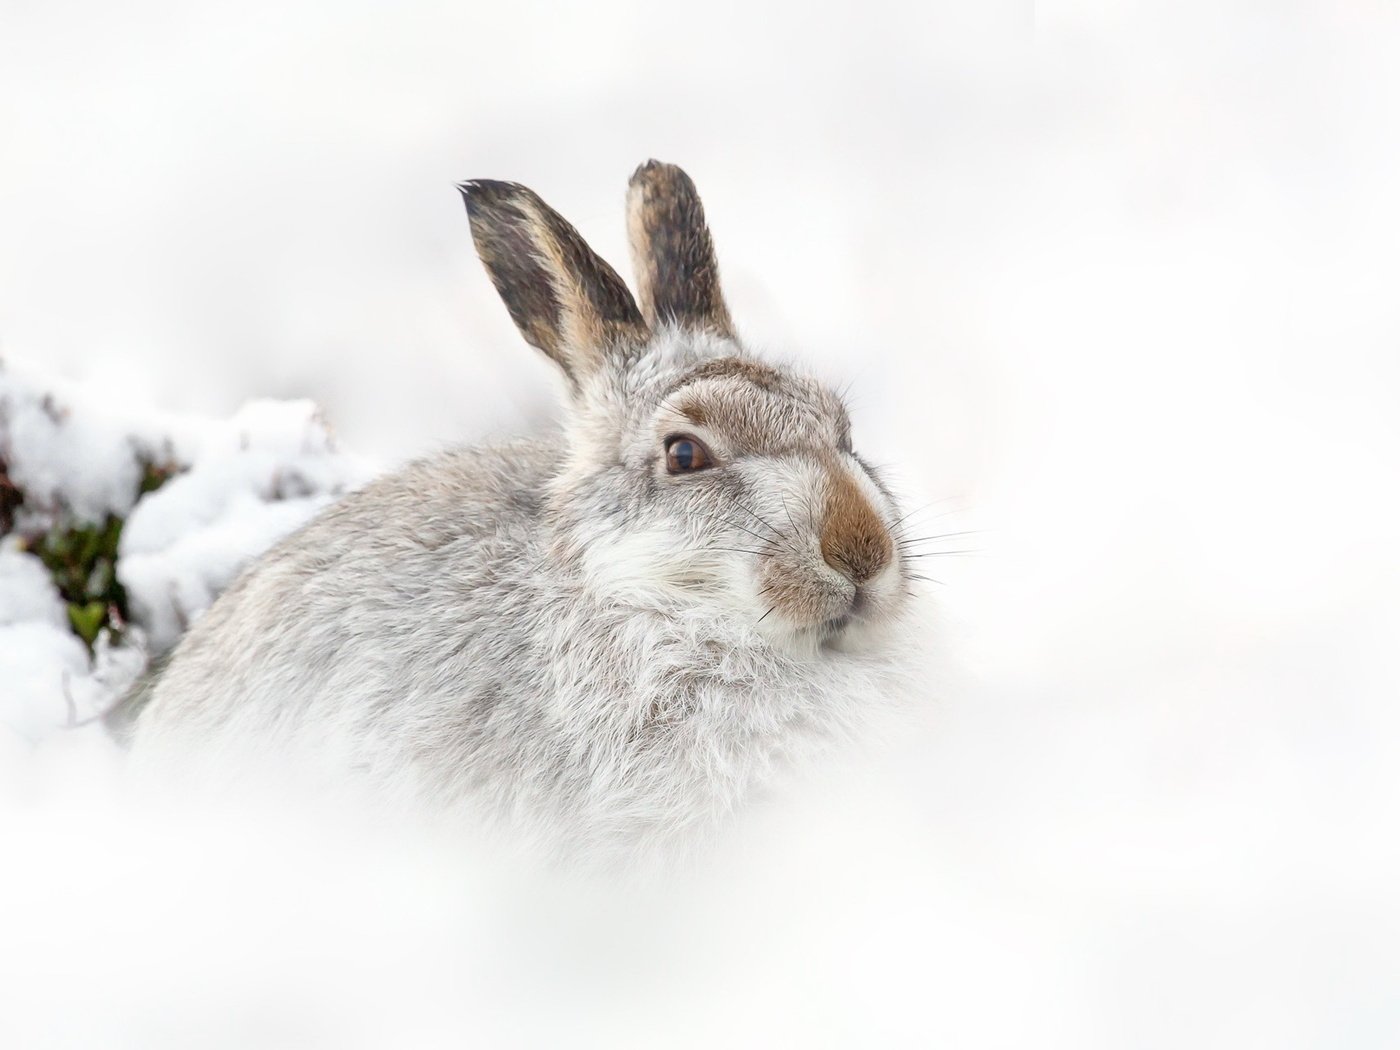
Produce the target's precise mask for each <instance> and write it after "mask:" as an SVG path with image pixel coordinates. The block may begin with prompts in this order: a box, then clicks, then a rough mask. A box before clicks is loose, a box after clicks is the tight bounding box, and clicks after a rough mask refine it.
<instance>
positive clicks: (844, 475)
mask: <svg viewBox="0 0 1400 1050" xmlns="http://www.w3.org/2000/svg"><path fill="white" fill-rule="evenodd" d="M827 476H828V478H829V482H828V484H829V488H828V490H827V496H826V508H825V510H826V513H825V515H824V517H823V520H822V533H821V548H822V557H823V558H824V559H825V560H826V563H827V564H828V565H830V566H831V567H832V568H833V569H836V570H837V571H838V572H841V573H843V574H845V575H846V576H847V577H848V578H849V579H850V580H851V581H852V582H853V583H864V582H865V581H866V580H869V579H873V578H874V577H875V576H876V575H877V574H878V573H879V572H880V570H881V569H883V568H884V567H885V566H886V565H888V564H889V563H890V558H891V557H893V555H894V542H893V541H892V540H891V539H890V533H889V530H888V529H886V528H885V525H884V522H882V521H881V520H880V516H879V515H878V514H876V513H875V508H874V507H872V506H871V505H870V501H869V500H867V499H866V498H865V496H864V495H863V494H862V493H861V491H860V488H859V487H858V486H857V485H856V483H855V479H853V478H852V477H851V475H850V474H849V473H848V472H847V471H846V470H845V468H843V467H842V466H840V465H839V464H836V463H832V464H831V465H830V467H829V468H828V475H827Z"/></svg>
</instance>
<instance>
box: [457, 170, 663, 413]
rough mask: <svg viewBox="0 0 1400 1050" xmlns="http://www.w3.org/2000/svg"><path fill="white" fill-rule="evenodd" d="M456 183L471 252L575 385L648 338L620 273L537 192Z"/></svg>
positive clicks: (530, 335) (519, 323)
mask: <svg viewBox="0 0 1400 1050" xmlns="http://www.w3.org/2000/svg"><path fill="white" fill-rule="evenodd" d="M457 188H458V189H459V190H461V191H462V196H463V197H464V198H465V199H466V202H467V215H468V217H469V218H470V219H471V227H472V240H473V241H475V242H476V252H477V254H478V255H479V256H481V261H482V262H483V263H485V264H486V272H487V273H488V274H490V275H491V283H493V284H494V285H495V286H496V291H498V292H500V293H501V298H502V299H503V300H505V304H506V309H507V310H509V311H510V316H511V319H512V320H514V321H515V324H516V327H517V328H519V329H520V332H521V334H522V335H524V336H525V339H526V341H527V342H529V343H530V344H531V345H532V346H537V347H539V348H540V349H541V350H543V351H544V352H545V353H546V354H548V355H549V356H550V357H551V358H553V359H554V360H555V361H556V362H558V364H559V365H560V367H562V368H563V369H564V373H565V375H567V376H568V377H569V381H570V383H571V384H572V385H573V386H574V387H575V388H577V387H578V386H579V385H581V383H582V381H583V379H584V378H585V377H586V376H588V375H589V374H591V373H592V372H594V371H596V370H597V369H598V368H599V367H600V366H601V365H602V363H603V361H604V359H605V358H606V357H607V356H608V355H610V354H613V353H631V352H633V351H635V350H636V349H637V348H638V347H640V346H641V345H642V344H643V343H645V342H646V341H647V340H648V339H649V338H650V332H649V330H648V329H647V325H646V322H645V321H643V320H642V315H641V312H640V311H639V310H638V309H637V304H636V302H635V301H634V300H633V299H632V293H631V292H629V291H628V290H627V285H625V284H624V283H623V282H622V278H621V277H619V276H618V275H617V273H616V272H615V271H614V270H613V268H612V267H611V266H609V265H608V264H607V263H605V262H604V261H603V260H602V259H600V258H599V257H598V256H597V255H596V254H594V252H593V250H592V249H591V248H589V247H588V245H587V244H585V243H584V241H583V238H582V237H580V236H579V233H578V231H577V230H576V229H574V228H573V227H572V226H570V225H569V224H568V223H567V222H565V221H564V219H563V217H562V216H560V215H559V213H558V212H556V211H555V210H554V209H553V208H551V207H550V206H549V205H547V204H545V202H544V201H542V200H540V198H539V197H538V196H536V195H535V194H534V192H532V191H531V190H528V189H526V188H525V187H524V186H520V185H518V184H516V183H513V182H493V181H490V180H486V179H481V180H476V181H472V182H464V183H462V184H461V185H459V186H458V187H457Z"/></svg>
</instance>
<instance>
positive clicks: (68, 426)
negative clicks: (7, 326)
mask: <svg viewBox="0 0 1400 1050" xmlns="http://www.w3.org/2000/svg"><path fill="white" fill-rule="evenodd" d="M0 463H3V464H4V471H5V475H6V481H5V484H6V486H7V488H6V492H7V493H8V494H9V504H7V506H8V508H9V509H8V512H7V515H6V516H7V518H9V519H10V520H9V521H7V522H5V524H6V525H7V526H8V533H9V534H8V535H5V536H3V539H0V682H3V683H4V684H3V687H2V688H0V732H3V733H4V734H5V742H4V745H3V746H4V747H5V748H6V749H7V750H10V751H13V752H14V753H16V754H22V753H24V752H25V751H26V750H29V749H33V748H41V747H45V746H50V745H52V744H53V743H54V740H53V738H54V737H55V736H62V735H63V734H65V733H71V732H73V731H74V730H76V729H79V728H81V727H83V726H85V725H89V724H92V723H94V722H96V721H97V720H98V719H99V717H100V716H101V715H102V714H103V713H105V712H106V711H107V710H108V709H109V708H110V707H111V706H112V705H113V704H114V703H115V702H116V701H117V699H119V698H120V696H121V695H122V693H123V692H124V691H125V690H126V689H127V688H128V687H129V686H130V685H131V684H132V683H133V682H134V681H135V680H136V678H137V677H138V676H139V675H140V674H141V672H142V671H143V670H144V669H145V668H146V666H147V664H148V662H149V661H150V660H151V659H152V658H155V657H158V656H160V655H161V654H163V653H165V652H166V651H168V650H169V649H170V648H171V647H172V646H174V644H175V642H176V641H177V640H178V639H179V637H180V635H181V633H182V632H183V631H184V629H185V628H186V627H187V626H188V625H189V624H190V622H191V621H192V620H193V619H194V618H195V617H197V616H198V615H199V614H200V613H202V612H203V611H204V610H205V609H206V608H208V606H209V605H210V604H211V603H212V602H213V600H214V599H215V598H216V597H217V596H218V594H219V592H220V591H221V590H223V588H224V587H226V586H227V585H228V584H229V583H230V582H231V581H232V579H233V578H234V576H235V575H236V574H237V573H238V571H239V570H240V569H241V568H242V567H243V566H244V565H245V564H247V563H248V561H249V560H251V559H252V558H253V557H254V556H256V555H257V554H259V553H261V552H262V551H264V550H266V549H267V548H268V547H270V546H271V545H272V544H273V543H275V542H276V541H277V540H278V539H279V538H281V537H282V536H284V535H286V534H287V533H289V532H291V531H292V530H293V529H295V528H296V527H297V526H299V525H301V524H302V523H303V522H305V521H306V520H307V519H308V518H310V517H311V516H312V515H313V514H315V513H316V511H318V510H319V509H320V508H322V507H324V506H325V505H326V504H327V503H329V502H330V501H331V500H333V499H335V498H336V497H337V496H339V495H341V494H342V493H344V492H346V491H348V490H349V489H350V488H352V487H354V486H355V485H357V484H360V483H362V482H363V481H365V480H367V478H368V477H369V476H370V474H371V472H372V471H371V469H370V467H369V465H368V463H367V462H366V461H364V460H361V459H359V458H356V457H354V456H352V455H349V454H347V453H345V452H344V451H342V450H341V449H340V448H339V447H338V446H337V444H336V440H335V437H334V435H333V434H332V433H331V431H330V429H329V428H328V427H327V425H326V423H325V421H324V420H323V419H322V418H321V417H320V415H319V414H318V412H317V410H316V406H315V405H313V404H312V403H311V402H309V401H286V402H277V401H253V402H250V403H248V404H247V405H245V406H244V407H243V408H242V409H240V410H239V411H238V412H237V413H236V414H235V415H234V416H233V417H232V418H230V419H227V420H212V419H202V418H195V417H192V416H187V415H185V416H180V415H169V414H164V415H162V414H157V415H155V416H154V417H152V416H150V415H148V414H142V415H140V416H136V415H134V414H127V413H123V411H122V410H121V408H120V407H119V406H114V405H112V404H111V403H110V402H108V401H106V400H104V399H103V398H102V397H101V395H100V391H96V390H81V389H75V388H73V387H70V386H68V385H67V384H65V383H63V382H61V381H60V380H58V379H57V378H55V377H51V376H46V375H44V374H42V373H41V372H39V371H36V370H34V369H32V368H29V367H25V366H22V365H19V364H15V363H10V362H0ZM153 469H154V470H156V471H157V472H158V476H159V477H161V478H162V479H164V478H165V476H166V475H169V477H168V480H163V483H162V484H160V485H159V487H158V488H155V489H154V491H149V492H143V491H142V488H143V484H142V483H143V477H145V476H146V475H147V474H148V472H149V471H151V470H153ZM113 518H115V519H124V524H122V525H121V526H120V537H121V538H120V546H119V549H118V551H117V554H118V556H117V559H116V563H115V570H116V578H117V582H118V583H119V585H120V587H121V588H122V589H123V590H124V598H125V604H126V607H127V609H128V610H129V616H130V622H129V623H125V622H119V621H121V619H122V617H121V614H120V612H118V611H117V610H116V609H112V610H111V616H112V617H114V622H113V624H112V628H113V629H120V630H121V632H122V638H121V640H120V641H119V642H118V641H117V640H116V639H115V638H114V635H113V629H109V628H107V627H103V628H102V629H101V632H100V633H99V634H98V635H97V636H96V638H95V639H94V643H95V644H94V645H93V647H92V651H91V652H89V650H88V647H87V646H86V645H85V644H84V641H83V639H82V638H81V637H80V636H79V633H77V632H76V631H75V629H74V623H73V618H74V617H78V616H81V609H80V608H77V607H74V608H70V606H75V604H76V603H75V602H74V601H73V600H72V596H68V600H65V597H64V596H62V595H60V593H59V588H58V586H57V585H56V584H55V581H54V578H53V575H52V574H51V573H50V571H49V569H48V568H47V567H46V566H45V564H44V562H43V561H41V559H40V557H39V556H38V555H37V554H35V553H32V548H34V547H35V546H37V545H38V544H39V543H40V542H41V538H42V537H44V536H46V535H48V534H51V533H54V532H56V531H62V530H73V529H81V528H83V527H85V526H100V525H102V523H103V522H108V521H111V520H112V519H113ZM0 531H4V530H0ZM83 568H85V566H84V567H83ZM87 735H88V736H91V737H94V738H97V737H100V735H101V730H100V729H97V730H95V731H94V732H93V733H90V734H87ZM57 746H62V745H61V744H59V745H57Z"/></svg>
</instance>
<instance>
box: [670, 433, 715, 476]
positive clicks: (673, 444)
mask: <svg viewBox="0 0 1400 1050" xmlns="http://www.w3.org/2000/svg"><path fill="white" fill-rule="evenodd" d="M711 465H712V461H711V459H710V450H709V449H707V448H706V447H705V446H704V445H702V444H700V442H699V441H698V440H696V439H695V438H693V437H690V436H689V435H686V434H673V435H672V436H671V437H668V438H667V439H666V469H667V470H668V471H670V472H671V473H672V474H689V473H690V472H692V471H696V470H704V469H705V468H706V467H708V466H711Z"/></svg>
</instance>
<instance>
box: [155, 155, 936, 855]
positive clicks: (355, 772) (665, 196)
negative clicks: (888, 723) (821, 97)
mask: <svg viewBox="0 0 1400 1050" xmlns="http://www.w3.org/2000/svg"><path fill="white" fill-rule="evenodd" d="M460 189H461V192H462V195H463V196H464V197H465V199H466V205H467V214H468V216H469V218H470V222H471V231H472V237H473V239H474V241H475V243H476V249H477V252H478V254H479V255H480V256H481V260H482V262H483V263H485V266H486V270H487V273H488V274H489V275H490V277H491V280H492V281H493V282H494V284H495V286H496V289H497V290H498V291H499V292H500V295H501V298H502V299H504V300H505V304H506V307H507V309H508V310H509V311H510V315H511V317H512V318H513V319H514V321H515V323H516V325H517V326H518V327H519V329H520V331H521V334H522V335H524V337H525V339H526V341H527V342H529V343H531V344H533V345H534V346H536V347H538V348H539V349H540V350H543V351H544V352H545V353H546V354H547V355H548V356H549V357H550V358H551V359H553V361H554V362H555V363H556V364H557V365H558V366H559V368H560V370H561V371H562V372H563V374H564V378H565V380H566V381H567V384H568V391H569V399H568V406H567V410H566V419H565V423H564V426H563V428H562V430H561V431H560V432H559V433H557V434H551V435H547V436H542V437H540V438H538V439H536V440H530V441H522V442H519V443H515V444H508V445H504V446H501V447H497V448H482V449H460V450H456V451H450V452H445V453H442V454H440V455H435V456H431V457H429V458H427V459H424V460H421V461H419V462H417V463H415V464H413V465H411V466H409V467H407V468H405V469H403V470H401V471H399V472H397V473H395V474H392V475H391V476H388V477H383V478H380V479H379V480H378V481H376V482H374V483H373V484H371V485H369V486H368V487H366V488H364V489H363V490H361V491H359V492H356V493H354V494H353V495H350V496H347V497H346V498H345V499H343V500H342V501H340V502H339V503H337V504H336V505H334V506H332V507H330V508H329V509H327V510H326V511H325V512H323V513H322V514H321V515H320V516H319V517H317V518H316V519H315V520H314V521H312V522H311V523H310V524H308V525H307V526H306V527H304V528H302V529H301V530H300V531H299V532H297V533H295V534H294V535H292V536H290V537H289V538H288V539H286V540H284V541H283V542H282V543H281V544H280V545H279V546H277V547H276V548H274V549H273V550H272V551H271V552H269V553H268V554H267V555H265V556H264V557H262V558H261V559H260V560H259V561H257V562H256V563H255V564H253V565H252V566H251V567H249V568H248V569H247V570H246V571H245V572H244V573H243V574H242V576H241V577H240V578H239V579H238V580H237V581H236V582H235V583H234V584H233V586H231V587H230V588H229V589H228V591H227V592H226V593H225V594H224V595H223V596H222V597H221V598H220V599H219V600H218V601H217V602H216V603H215V604H214V605H213V607H212V608H211V609H210V610H209V611H208V612H207V613H206V614H205V615H204V616H203V617H202V618H201V619H200V620H199V621H198V622H197V623H196V624H195V626H194V627H193V628H192V629H191V630H190V631H189V633H188V634H187V635H186V637H185V638H184V639H183V641H182V642H181V643H180V645H179V647H178V648H177V649H176V650H175V651H174V654H173V656H172V658H171V660H170V663H169V665H168V667H167V668H166V669H165V671H164V673H163V674H162V675H161V677H160V678H159V679H158V681H156V683H155V684H154V686H153V688H152V690H151V692H150V702H149V704H148V705H147V706H146V708H145V710H144V711H142V712H141V714H140V715H139V717H138V719H137V722H136V726H135V738H134V747H135V752H136V755H137V757H138V758H146V759H151V758H155V759H157V760H159V759H160V758H162V757H163V758H165V759H178V760H179V761H181V762H183V763H189V762H196V763H198V762H205V761H213V760H214V759H215V758H216V757H217V756H219V755H223V756H225V757H227V756H228V755H230V754H245V755H248V756H252V755H262V754H266V753H273V754H279V755H284V756H295V762H294V763H293V764H294V765H295V766H296V767H297V768H300V769H311V768H316V769H318V770H320V771H321V772H323V773H324V772H331V773H333V774H334V775H336V776H341V777H347V778H350V781H353V782H356V783H361V784H368V785H371V786H372V790H374V791H376V792H378V791H384V792H389V793H395V792H405V793H406V794H407V796H408V797H409V798H411V799H412V800H413V802H414V803H415V804H416V805H419V806H423V807H426V809H427V810H428V811H436V810H437V809H438V807H444V806H445V807H448V808H449V809H451V810H457V809H462V810H465V811H467V812H469V813H473V814H477V815H479V816H481V817H483V818H485V819H486V820H487V821H488V822H490V823H493V824H497V825H502V824H503V825H506V826H508V827H510V828H512V829H514V830H515V831H517V832H521V833H523V834H525V835H527V836H528V837H530V838H533V839H534V840H535V841H537V842H539V843H541V844H543V845H544V846H546V847H547V848H548V849H550V850H552V851H556V852H564V853H578V852H597V851H603V852H606V853H610V854H618V853H623V854H626V853H627V852H628V851H633V850H643V849H646V848H648V847H650V846H654V845H657V844H662V843H668V842H672V841H674V840H675V839H676V838H677V837H678V836H682V835H685V834H688V833H690V832H693V831H697V830H702V829H704V828H707V827H712V826H713V825H714V824H715V823H716V820H717V818H720V817H722V816H723V815H724V814H726V813H728V812H730V811H732V810H733V809H734V808H735V807H736V806H738V805H739V804H740V803H741V801H742V800H743V799H744V798H745V797H746V796H747V795H750V794H752V793H753V791H754V789H755V788H757V787H759V786H760V785H762V784H763V783H764V782H765V781H766V780H767V779H768V778H769V776H770V774H771V773H772V772H773V771H774V770H775V769H776V768H777V767H779V766H781V765H782V764H783V763H784V762H786V761H788V760H790V759H791V758H793V757H795V756H798V755H800V754H801V753H803V752H804V751H808V750H811V749H812V748H813V747H814V746H820V745H821V744H822V743H823V742H825V741H828V740H830V739H831V738H833V737H834V736H837V735H840V734H842V733H844V732H845V731H847V730H848V729H850V728H851V727H852V726H853V725H854V723H855V721H856V719H857V718H858V716H859V715H860V714H861V712H862V711H864V710H867V709H869V708H871V707H874V706H878V705H880V704H881V703H882V700H883V698H884V697H886V696H887V695H888V694H889V692H890V687H891V684H892V682H893V681H894V680H895V678H896V677H897V672H898V671H899V670H900V667H901V660H900V657H899V655H898V654H899V653H900V652H902V651H903V647H902V646H901V645H900V644H899V638H900V636H901V634H902V631H901V628H902V627H903V626H904V623H905V619H906V609H907V606H908V602H909V589H910V581H911V579H912V578H913V577H912V574H911V572H910V571H909V569H908V562H907V559H906V558H905V557H904V556H903V554H902V551H901V545H900V541H899V538H898V531H897V523H898V521H899V520H900V518H899V512H898V511H897V509H896V507H895V502H894V499H893V497H892V496H891V495H890V492H889V491H888V490H887V489H886V487H885V486H884V485H883V484H882V483H881V481H880V479H879V478H878V477H876V476H875V474H874V473H873V472H872V471H871V469H870V468H869V467H868V466H867V465H866V464H865V463H864V462H862V460H861V459H860V458H859V457H858V456H857V455H856V453H855V452H854V451H853V449H852V446H851V432H850V422H849V419H848V417H847V414H846V410H845V408H844V407H843V406H842V403H841V400H840V399H839V398H838V397H837V396H836V395H835V394H834V393H832V392H831V391H830V390H828V389H827V388H826V387H825V386H823V385H822V384H820V383H818V382H816V381H814V380H813V379H810V378H808V377H806V376H803V375H800V374H797V373H795V372H792V371H790V370H788V369H786V368H777V367H773V366H771V365H768V364H764V363H761V362H760V361H758V360H755V359H754V358H753V357H751V356H750V355H749V354H748V353H747V352H746V351H745V350H744V348H743V347H742V346H740V344H739V342H738V340H737V338H736V336H735V333H734V327H733V324H732V323H731V321H730V317H729V311H728V309H727V308H726V306H725V303H724V300H723V298H722V296H721V294H720V285H719V273H718V270H717V268H716V264H715V256H714V250H713V246H712V244H711V240H710V233H709V230H708V229H707V227H706V225H705V219H704V214H703V212H702V210H701V206H700V199H699V197H698V196H697V194H696V191H695V186H694V184H693V183H692V182H691V180H690V179H689V177H688V176H686V174H685V173H684V172H682V171H681V170H680V169H679V168H676V167H674V166H671V165H667V164H660V163H657V162H655V161H652V162H649V163H647V164H644V165H642V167H640V168H639V169H638V170H637V172H636V174H634V175H633V176H632V179H631V183H630V188H629V192H628V197H627V212H628V215H627V222H628V231H629V234H630V240H631V250H632V256H633V264H634V266H635V268H636V275H637V284H638V292H639V296H638V299H639V300H640V301H638V300H634V299H633V297H632V295H631V293H629V291H628V290H627V287H626V285H625V284H624V283H623V281H622V280H621V279H620V278H619V277H618V275H617V274H616V273H615V272H614V271H613V270H612V268H611V267H609V266H608V264H607V263H606V262H604V261H603V260H602V259H600V258H599V257H598V256H597V255H596V254H594V252H593V251H592V250H591V249H590V248H589V247H588V245H586V244H585V243H584V242H583V240H582V239H581V238H580V236H579V234H578V232H577V231H576V230H575V229H574V228H573V227H572V226H570V225H569V224H568V223H567V222H565V221H564V219H563V218H561V217H560V216H559V215H558V214H557V213H555V212H554V211H553V210H552V209H550V208H549V207H548V206H547V205H546V204H545V203H544V202H543V201H541V200H540V198H539V197H537V196H536V195H535V194H534V193H533V192H531V191H530V190H528V189H526V188H525V187H524V186H520V185H516V184H514V183H508V182H492V181H484V180H483V181H475V182H466V183H463V184H462V185H461V187H460ZM361 778H365V779H361Z"/></svg>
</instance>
